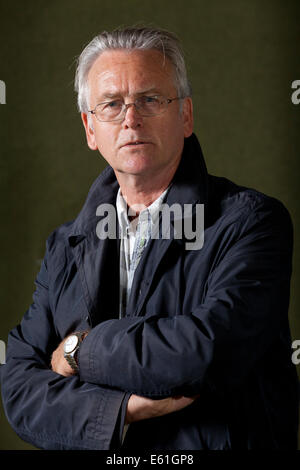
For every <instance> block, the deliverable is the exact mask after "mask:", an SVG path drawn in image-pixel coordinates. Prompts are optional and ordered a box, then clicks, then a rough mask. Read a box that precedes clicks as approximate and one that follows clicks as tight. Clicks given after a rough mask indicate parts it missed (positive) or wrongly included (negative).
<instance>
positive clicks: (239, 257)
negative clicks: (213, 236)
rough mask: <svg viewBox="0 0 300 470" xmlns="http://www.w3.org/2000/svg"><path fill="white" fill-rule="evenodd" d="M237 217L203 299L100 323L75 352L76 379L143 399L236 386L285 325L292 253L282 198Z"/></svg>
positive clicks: (289, 225) (211, 274) (290, 233)
mask: <svg viewBox="0 0 300 470" xmlns="http://www.w3.org/2000/svg"><path fill="white" fill-rule="evenodd" d="M243 215H244V217H242V218H241V219H240V220H239V221H238V222H237V221H235V223H232V224H231V225H230V226H227V229H226V230H227V231H229V232H230V235H229V236H228V244H227V247H226V249H225V250H223V253H221V254H220V257H219V261H218V263H217V264H216V266H215V267H214V269H212V271H211V273H210V275H209V277H208V280H207V291H206V295H205V297H204V300H203V301H202V303H199V305H197V306H196V307H195V309H193V311H192V312H190V314H188V315H176V316H173V317H167V316H166V315H164V312H157V315H152V316H149V317H135V318H124V319H121V320H117V321H115V320H109V321H106V322H104V323H102V324H99V325H98V326H96V327H95V328H94V329H93V330H92V331H91V332H90V334H89V335H88V336H87V338H86V339H85V341H84V343H83V345H82V348H81V351H80V364H81V368H80V375H81V378H82V380H85V381H87V382H91V383H98V384H103V385H108V386H115V387H118V388H119V389H121V390H124V391H131V392H133V393H136V394H140V395H145V396H149V397H151V396H152V397H160V396H166V395H176V394H180V393H184V394H193V393H198V392H199V391H200V390H201V387H203V386H208V387H209V388H213V389H214V390H215V391H216V392H218V391H219V392H220V393H223V392H224V391H226V390H227V391H230V390H231V389H232V388H233V387H236V386H238V385H239V384H241V382H242V381H243V380H244V379H245V378H246V377H247V376H248V374H249V372H250V371H251V370H252V369H253V368H254V367H255V366H256V365H257V364H259V361H260V360H261V359H262V358H263V357H264V355H265V354H266V352H267V351H268V353H269V351H270V349H272V344H273V343H274V341H278V338H279V336H280V328H281V326H282V325H284V329H285V331H286V323H287V311H288V303H289V282H290V276H291V254H292V225H291V220H290V217H289V214H288V212H287V211H286V209H285V208H284V206H283V205H282V204H281V203H278V202H277V201H276V202H274V203H268V204H266V203H262V204H260V206H258V207H256V208H255V209H254V210H252V211H251V212H250V210H249V209H247V208H246V210H245V212H244V214H243ZM229 232H227V235H228V233H229ZM207 242H209V241H207ZM200 269H201V266H199V270H200ZM194 275H195V276H197V273H195V274H194ZM199 297H200V295H199ZM285 341H286V338H285ZM287 349H288V348H287ZM284 354H286V351H285V353H284Z"/></svg>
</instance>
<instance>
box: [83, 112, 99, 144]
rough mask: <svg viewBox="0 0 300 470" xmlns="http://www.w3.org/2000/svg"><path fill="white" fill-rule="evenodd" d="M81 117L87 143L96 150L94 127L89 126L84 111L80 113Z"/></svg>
mask: <svg viewBox="0 0 300 470" xmlns="http://www.w3.org/2000/svg"><path fill="white" fill-rule="evenodd" d="M81 119H82V122H83V125H84V129H85V135H86V140H87V144H88V146H89V147H90V149H91V150H97V149H98V146H97V143H96V138H95V133H94V129H93V128H92V127H91V126H90V123H89V119H88V115H87V114H86V113H81Z"/></svg>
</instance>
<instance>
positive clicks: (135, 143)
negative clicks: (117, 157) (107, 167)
mask: <svg viewBox="0 0 300 470" xmlns="http://www.w3.org/2000/svg"><path fill="white" fill-rule="evenodd" d="M147 143H148V142H144V141H142V140H135V141H134V142H127V143H126V144H125V146H126V145H135V146H136V145H145V144H147Z"/></svg>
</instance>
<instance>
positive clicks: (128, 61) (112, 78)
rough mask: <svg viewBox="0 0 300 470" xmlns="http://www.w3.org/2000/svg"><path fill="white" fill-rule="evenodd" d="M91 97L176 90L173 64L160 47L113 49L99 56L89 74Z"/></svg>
mask: <svg viewBox="0 0 300 470" xmlns="http://www.w3.org/2000/svg"><path fill="white" fill-rule="evenodd" d="M88 87H89V92H90V100H92V101H94V99H96V101H97V100H98V102H99V99H100V100H101V99H103V98H109V97H114V96H119V95H120V96H136V95H139V94H142V93H146V92H149V91H151V92H152V91H155V92H156V93H160V94H167V95H168V94H169V93H173V94H174V92H175V91H176V84H175V73H174V67H173V64H172V63H171V61H170V60H169V59H168V58H166V57H164V56H163V54H162V53H161V52H159V51H157V50H153V49H151V50H145V51H144V50H143V51H141V50H133V51H127V50H110V51H105V52H103V53H102V54H100V55H99V56H98V58H97V59H96V60H95V62H94V63H93V65H92V67H91V69H90V71H89V74H88Z"/></svg>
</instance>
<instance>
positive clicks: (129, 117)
mask: <svg viewBox="0 0 300 470" xmlns="http://www.w3.org/2000/svg"><path fill="white" fill-rule="evenodd" d="M142 122H143V118H142V116H141V115H140V113H139V112H138V110H137V108H136V106H135V103H128V105H127V106H126V109H125V115H124V120H123V126H124V127H125V128H129V127H130V128H132V129H135V128H136V127H140V126H141V125H142Z"/></svg>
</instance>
